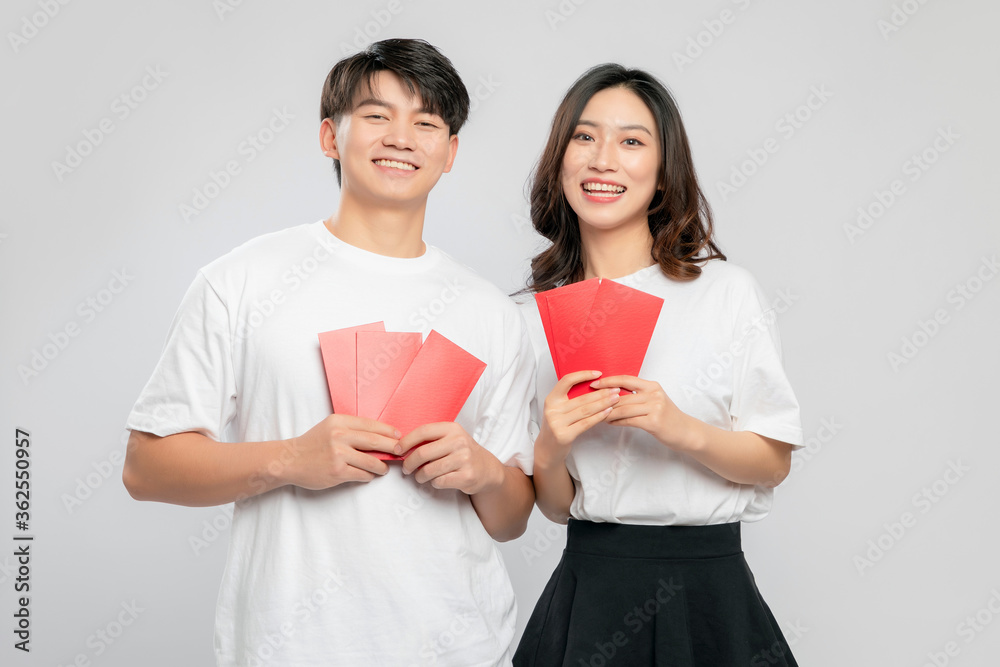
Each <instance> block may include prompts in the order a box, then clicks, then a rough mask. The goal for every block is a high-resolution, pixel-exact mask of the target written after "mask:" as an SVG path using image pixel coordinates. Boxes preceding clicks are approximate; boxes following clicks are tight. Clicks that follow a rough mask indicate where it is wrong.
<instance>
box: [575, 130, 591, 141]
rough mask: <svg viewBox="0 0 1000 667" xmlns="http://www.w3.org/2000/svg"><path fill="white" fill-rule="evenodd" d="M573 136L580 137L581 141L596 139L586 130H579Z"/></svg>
mask: <svg viewBox="0 0 1000 667" xmlns="http://www.w3.org/2000/svg"><path fill="white" fill-rule="evenodd" d="M573 138H574V139H580V140H581V141H593V140H594V138H593V137H592V136H590V135H589V134H587V133H586V132H579V133H577V134H575V135H573Z"/></svg>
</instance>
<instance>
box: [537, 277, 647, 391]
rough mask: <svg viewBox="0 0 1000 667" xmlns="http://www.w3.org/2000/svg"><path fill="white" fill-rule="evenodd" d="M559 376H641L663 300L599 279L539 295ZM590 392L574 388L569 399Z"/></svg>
mask: <svg viewBox="0 0 1000 667" xmlns="http://www.w3.org/2000/svg"><path fill="white" fill-rule="evenodd" d="M535 301H536V303H537V304H538V312H539V314H540V315H541V318H542V326H543V327H544V328H545V337H546V339H547V340H548V344H549V352H550V353H551V355H552V364H553V366H554V367H555V370H556V375H557V376H558V377H560V378H562V377H563V376H564V375H566V374H568V373H573V372H575V371H583V370H599V371H601V372H602V374H603V375H605V376H610V375H635V376H637V375H639V371H640V369H641V368H642V362H643V359H645V357H646V349H647V348H648V347H649V341H650V339H651V338H652V335H653V329H654V328H655V327H656V320H657V319H658V318H659V315H660V309H661V308H662V306H663V299H661V298H659V297H656V296H653V295H652V294H647V293H646V292H642V291H640V290H637V289H633V288H631V287H627V286H625V285H622V284H620V283H616V282H615V281H613V280H607V279H600V278H593V279H591V280H584V281H581V282H578V283H573V284H571V285H566V286H565V287H558V288H556V289H553V290H548V291H546V292H541V293H539V294H536V295H535ZM588 391H593V390H592V389H591V388H590V383H589V382H581V383H580V384H577V385H574V386H573V387H572V388H571V389H570V391H569V397H570V398H574V397H576V396H580V395H582V394H585V393H587V392H588Z"/></svg>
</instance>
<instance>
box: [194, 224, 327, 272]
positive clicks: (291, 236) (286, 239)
mask: <svg viewBox="0 0 1000 667" xmlns="http://www.w3.org/2000/svg"><path fill="white" fill-rule="evenodd" d="M316 224H317V223H315V222H313V223H306V224H302V225H296V226H294V227H286V228H284V229H279V230H277V231H273V232H268V233H266V234H261V235H260V236H255V237H253V238H251V239H249V240H247V241H244V242H243V243H241V244H240V245H238V246H236V247H235V248H233V249H232V250H230V251H229V252H227V253H226V254H225V255H222V256H221V257H218V258H217V259H215V260H213V261H211V262H209V263H208V264H206V265H205V266H204V267H202V272H203V273H204V274H205V275H206V276H208V277H209V278H210V279H211V278H216V279H220V280H221V279H224V278H225V277H226V276H231V275H233V274H247V273H254V272H267V271H269V270H273V269H280V268H281V267H283V266H287V265H288V264H289V263H290V262H294V261H296V258H298V261H307V258H309V257H313V259H321V258H322V257H323V256H326V255H328V254H329V252H330V251H331V248H330V247H325V246H324V244H323V240H324V239H323V237H322V236H320V235H318V234H316V232H315V226H316Z"/></svg>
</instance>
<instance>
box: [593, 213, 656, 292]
mask: <svg viewBox="0 0 1000 667" xmlns="http://www.w3.org/2000/svg"><path fill="white" fill-rule="evenodd" d="M580 241H581V243H582V252H583V270H584V276H583V277H584V279H587V278H621V277H623V276H628V275H631V274H633V273H635V272H636V271H639V270H641V269H644V268H646V267H647V266H651V265H652V264H654V263H655V262H654V260H653V256H652V250H653V237H652V235H651V234H650V233H649V227H648V226H647V225H646V224H642V225H633V226H630V227H616V228H615V229H595V228H594V227H590V226H586V225H581V226H580Z"/></svg>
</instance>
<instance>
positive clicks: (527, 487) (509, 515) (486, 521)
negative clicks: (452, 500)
mask: <svg viewBox="0 0 1000 667" xmlns="http://www.w3.org/2000/svg"><path fill="white" fill-rule="evenodd" d="M503 472H504V479H503V483H502V484H501V485H500V486H498V487H496V488H494V489H491V490H488V491H480V492H479V493H474V494H472V495H471V496H469V497H470V499H471V500H472V506H473V507H474V508H475V510H476V514H478V515H479V520H480V521H482V522H483V527H485V528H486V532H488V533H489V534H490V536H491V537H492V538H493V539H494V540H496V541H497V542H506V541H508V540H513V539H515V538H518V537H520V536H521V535H523V534H524V531H525V529H527V527H528V517H529V516H530V515H531V508H532V507H533V506H534V504H535V488H534V486H532V484H531V479H530V478H529V477H528V476H527V475H525V474H524V472H522V471H521V469H520V468H515V467H513V466H503Z"/></svg>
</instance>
